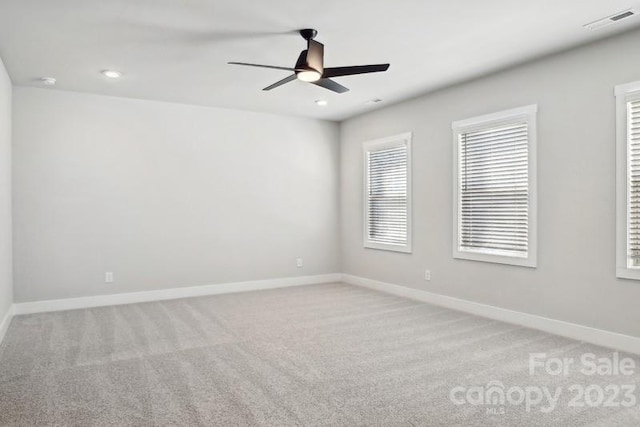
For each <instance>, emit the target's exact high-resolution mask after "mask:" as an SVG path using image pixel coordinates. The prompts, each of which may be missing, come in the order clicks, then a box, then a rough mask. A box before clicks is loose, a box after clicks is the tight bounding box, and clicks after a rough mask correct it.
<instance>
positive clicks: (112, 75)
mask: <svg viewBox="0 0 640 427" xmlns="http://www.w3.org/2000/svg"><path fill="white" fill-rule="evenodd" d="M102 75H103V76H105V77H107V78H109V79H119V78H120V77H122V73H121V72H120V71H116V70H103V71H102Z"/></svg>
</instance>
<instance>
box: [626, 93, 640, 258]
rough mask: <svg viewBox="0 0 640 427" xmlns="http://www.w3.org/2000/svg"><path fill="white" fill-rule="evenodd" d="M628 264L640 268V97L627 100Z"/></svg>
mask: <svg viewBox="0 0 640 427" xmlns="http://www.w3.org/2000/svg"><path fill="white" fill-rule="evenodd" d="M627 150H628V153H627V173H628V177H627V215H628V218H627V258H628V260H627V264H628V267H629V268H640V99H637V100H634V101H629V102H627Z"/></svg>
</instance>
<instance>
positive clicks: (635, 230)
mask: <svg viewBox="0 0 640 427" xmlns="http://www.w3.org/2000/svg"><path fill="white" fill-rule="evenodd" d="M615 93H616V105H617V107H616V113H617V114H616V116H617V126H616V127H617V129H616V134H617V138H616V139H617V143H616V147H617V149H616V151H617V155H616V158H617V160H616V169H617V171H616V172H617V179H616V186H617V192H616V204H617V206H616V223H617V224H616V229H617V232H616V241H617V242H616V246H617V249H616V264H617V265H616V275H617V276H618V277H621V278H626V279H640V82H635V83H629V84H625V85H620V86H617V87H616V91H615Z"/></svg>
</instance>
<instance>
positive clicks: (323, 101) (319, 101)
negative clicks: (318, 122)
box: [316, 99, 329, 107]
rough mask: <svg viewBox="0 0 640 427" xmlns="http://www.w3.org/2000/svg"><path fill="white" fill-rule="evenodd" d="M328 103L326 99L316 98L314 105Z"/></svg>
mask: <svg viewBox="0 0 640 427" xmlns="http://www.w3.org/2000/svg"><path fill="white" fill-rule="evenodd" d="M328 104H329V103H328V102H327V100H326V99H317V100H316V105H317V106H319V107H326V106H327V105H328Z"/></svg>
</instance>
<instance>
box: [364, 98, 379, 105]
mask: <svg viewBox="0 0 640 427" xmlns="http://www.w3.org/2000/svg"><path fill="white" fill-rule="evenodd" d="M378 102H382V99H380V98H373V99H370V100H368V101H367V102H365V104H377V103H378Z"/></svg>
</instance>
